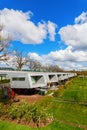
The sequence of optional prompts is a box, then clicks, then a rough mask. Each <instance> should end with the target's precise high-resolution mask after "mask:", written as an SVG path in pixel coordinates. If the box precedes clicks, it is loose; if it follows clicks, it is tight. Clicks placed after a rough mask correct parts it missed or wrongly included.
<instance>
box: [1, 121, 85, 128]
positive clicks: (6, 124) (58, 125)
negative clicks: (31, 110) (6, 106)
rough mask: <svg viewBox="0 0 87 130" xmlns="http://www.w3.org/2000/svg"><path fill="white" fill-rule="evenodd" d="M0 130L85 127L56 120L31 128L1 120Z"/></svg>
mask: <svg viewBox="0 0 87 130" xmlns="http://www.w3.org/2000/svg"><path fill="white" fill-rule="evenodd" d="M0 130H84V129H82V128H78V127H75V126H70V125H66V124H63V123H58V122H56V121H55V122H53V123H52V124H50V125H49V126H47V127H43V128H30V127H27V126H22V125H18V124H13V123H9V122H5V121H0Z"/></svg>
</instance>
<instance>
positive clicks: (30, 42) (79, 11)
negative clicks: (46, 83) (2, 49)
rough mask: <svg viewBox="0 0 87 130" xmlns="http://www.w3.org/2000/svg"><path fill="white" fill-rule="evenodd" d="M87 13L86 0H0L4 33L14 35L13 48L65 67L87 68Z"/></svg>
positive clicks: (34, 57)
mask: <svg viewBox="0 0 87 130" xmlns="http://www.w3.org/2000/svg"><path fill="white" fill-rule="evenodd" d="M28 11H30V12H29V13H28ZM26 12H27V14H26ZM86 13H87V1H86V0H26V1H25V0H0V14H1V16H0V17H1V18H0V19H1V23H3V21H4V23H3V24H5V27H6V28H5V34H4V35H6V33H8V32H10V35H12V37H13V39H12V45H11V49H19V50H23V51H25V52H26V53H28V55H29V56H31V58H33V59H37V60H39V61H40V62H41V63H43V61H45V62H46V63H47V64H57V65H59V66H60V67H62V68H64V69H78V68H79V69H86V68H87V65H86V62H87V60H86V56H87V50H86V47H87V42H86V41H87V38H86V33H87V32H86V30H87V29H86V28H85V26H86V23H87V14H86ZM25 14H26V16H25ZM27 17H28V18H27ZM15 18H16V19H15ZM17 18H18V20H17ZM76 18H77V19H76ZM3 19H4V20H3ZM8 19H9V20H10V22H8ZM18 21H20V24H19V23H18ZM15 28H17V29H15ZM28 29H30V30H31V31H29V30H28ZM22 31H23V32H22ZM28 31H29V32H28ZM79 33H80V34H79ZM83 33H84V34H85V36H83ZM28 34H29V35H28ZM82 39H85V40H82ZM42 59H43V60H42Z"/></svg>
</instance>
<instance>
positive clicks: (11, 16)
mask: <svg viewBox="0 0 87 130" xmlns="http://www.w3.org/2000/svg"><path fill="white" fill-rule="evenodd" d="M32 14H33V13H32V12H30V11H28V12H22V11H18V10H13V9H11V10H10V9H7V8H5V9H3V10H0V19H1V23H2V24H3V25H4V26H5V27H4V32H5V33H4V34H3V35H6V34H8V33H9V34H11V36H12V39H13V40H16V41H20V42H22V43H26V44H40V43H42V42H43V40H44V39H46V38H47V34H48V35H49V36H50V37H49V40H51V41H53V40H55V34H56V32H55V31H56V24H55V23H53V22H51V21H48V22H47V23H46V22H45V21H43V22H38V23H37V25H36V24H35V23H34V22H32V21H31V15H32Z"/></svg>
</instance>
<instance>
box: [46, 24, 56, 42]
mask: <svg viewBox="0 0 87 130" xmlns="http://www.w3.org/2000/svg"><path fill="white" fill-rule="evenodd" d="M47 27H48V33H49V39H50V40H51V41H54V40H55V35H56V33H55V29H56V27H57V25H56V24H55V23H53V22H51V21H48V25H47Z"/></svg>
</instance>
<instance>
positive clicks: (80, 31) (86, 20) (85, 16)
mask: <svg viewBox="0 0 87 130" xmlns="http://www.w3.org/2000/svg"><path fill="white" fill-rule="evenodd" d="M59 35H60V37H61V40H62V41H63V42H64V43H65V44H66V45H68V46H72V48H73V49H74V50H76V49H80V50H85V49H87V13H82V14H81V15H80V16H78V17H77V18H76V19H75V24H74V25H67V26H65V27H62V28H61V29H60V30H59Z"/></svg>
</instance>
